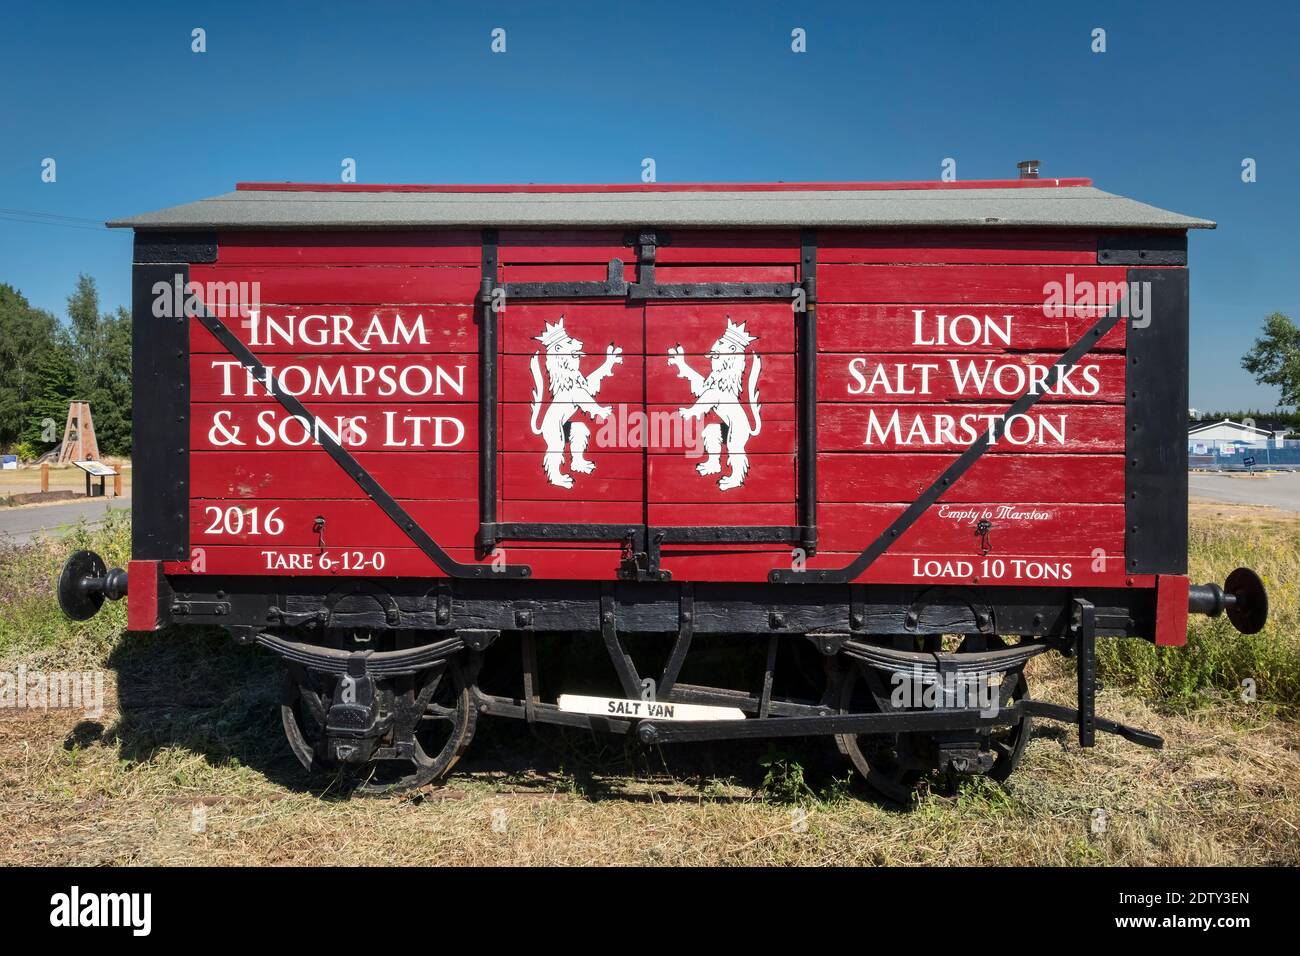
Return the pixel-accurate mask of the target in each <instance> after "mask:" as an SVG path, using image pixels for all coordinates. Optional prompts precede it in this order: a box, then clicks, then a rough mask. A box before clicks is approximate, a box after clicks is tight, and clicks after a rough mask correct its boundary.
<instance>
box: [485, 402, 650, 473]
mask: <svg viewBox="0 0 1300 956" xmlns="http://www.w3.org/2000/svg"><path fill="white" fill-rule="evenodd" d="M599 407H600V408H601V409H608V414H607V415H606V416H605V417H604V418H598V417H596V416H594V415H590V414H588V413H587V412H585V411H578V412H575V413H574V414H573V415H572V416H570V417H569V419H568V426H569V435H570V438H571V437H572V435H573V434H574V431H575V429H577V430H585V431H586V432H587V436H588V444H587V449H588V455H587V457H588V458H590V459H591V460H592V461H595V460H596V458H595V456H596V454H597V453H600V454H610V453H614V454H629V453H632V454H638V455H639V454H640V453H641V450H642V448H644V447H645V439H644V438H643V437H642V436H645V435H646V434H647V433H648V429H647V427H646V425H647V423H646V421H645V414H644V412H643V411H642V408H641V406H640V405H627V404H615V405H602V406H599ZM500 408H501V418H500V421H501V431H500V434H499V436H498V439H497V447H498V448H500V449H501V450H502V451H506V452H536V454H537V456H538V458H539V460H540V458H541V455H542V452H543V451H545V450H546V447H547V438H546V435H545V428H546V414H547V410H548V408H549V404H548V403H544V404H543V405H542V406H541V407H540V408H539V409H538V411H537V414H536V416H534V414H533V408H532V406H531V405H530V404H527V403H524V402H502V403H501V405H500ZM534 420H535V421H536V422H537V429H538V431H536V432H535V431H533V422H534ZM664 421H669V419H667V418H665V419H664ZM579 426H581V428H580V429H579ZM566 447H568V446H567V445H566Z"/></svg>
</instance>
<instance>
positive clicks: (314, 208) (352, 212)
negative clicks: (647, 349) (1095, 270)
mask: <svg viewBox="0 0 1300 956" xmlns="http://www.w3.org/2000/svg"><path fill="white" fill-rule="evenodd" d="M532 188H534V189H536V188H539V187H532ZM108 225H109V226H128V227H134V228H137V229H302V228H312V229H331V228H337V229H342V228H348V229H417V228H438V227H456V226H460V227H474V228H483V227H509V226H570V227H572V226H585V227H619V228H622V227H635V226H642V225H656V226H677V227H683V228H685V227H701V228H708V227H722V226H726V227H742V228H756V227H774V226H826V227H834V226H842V227H852V226H858V227H866V228H900V227H927V226H950V227H974V226H986V227H999V226H1024V227H1060V226H1076V227H1097V228H1104V229H1111V228H1114V229H1213V228H1214V225H1215V224H1214V223H1213V222H1211V221H1210V220H1208V219H1196V218H1193V217H1191V216H1183V215H1179V214H1178V213H1174V212H1169V211H1168V210H1165V209H1158V208H1156V207H1155V206H1148V205H1146V204H1145V203H1140V202H1137V201H1136V200H1133V199H1126V198H1124V197H1123V196H1115V195H1112V194H1111V193H1107V192H1103V191H1101V190H1100V189H1096V188H1094V187H1092V186H1075V185H1071V186H1038V185H1035V186H1033V187H1023V186H1008V187H1002V188H987V189H986V188H957V189H954V188H947V189H936V188H889V189H826V190H807V189H791V188H784V189H771V190H763V189H757V190H755V189H749V190H745V191H730V190H726V189H725V188H724V189H722V190H719V191H680V192H679V191H668V190H664V191H650V192H603V191H601V192H598V191H592V192H532V191H529V192H503V191H485V192H463V191H458V192H385V191H380V190H376V191H374V192H364V191H325V190H303V189H302V188H301V187H300V188H298V189H291V188H286V189H283V190H271V189H252V190H238V191H236V192H230V193H225V194H223V195H220V196H214V197H212V198H210V199H202V200H199V201H198V202H192V203H186V204H184V205H181V206H172V207H171V208H168V209H162V210H159V211H157V212H149V213H144V214H142V215H139V216H132V217H130V218H128V219H117V220H113V221H112V222H110V223H108Z"/></svg>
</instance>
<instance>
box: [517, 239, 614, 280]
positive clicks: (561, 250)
mask: <svg viewBox="0 0 1300 956" xmlns="http://www.w3.org/2000/svg"><path fill="white" fill-rule="evenodd" d="M624 234H625V233H624V231H623V230H599V229H581V230H578V229H501V230H499V231H498V233H497V258H498V260H499V261H500V262H501V264H502V265H503V266H510V265H520V264H526V263H533V264H546V263H551V264H560V263H595V264H604V263H607V262H609V260H610V259H622V260H623V261H624V262H635V261H636V250H635V249H634V248H633V247H631V246H627V245H624V244H623V237H624ZM601 278H604V276H601Z"/></svg>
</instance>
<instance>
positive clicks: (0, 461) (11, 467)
mask: <svg viewBox="0 0 1300 956" xmlns="http://www.w3.org/2000/svg"><path fill="white" fill-rule="evenodd" d="M0 468H3V469H4V470H5V471H15V470H17V468H18V456H17V455H3V456H0Z"/></svg>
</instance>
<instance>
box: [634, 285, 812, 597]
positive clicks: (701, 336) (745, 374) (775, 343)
mask: <svg viewBox="0 0 1300 956" xmlns="http://www.w3.org/2000/svg"><path fill="white" fill-rule="evenodd" d="M646 403H647V420H648V422H649V425H650V427H649V439H648V452H649V453H648V455H647V477H646V513H647V520H648V522H649V526H650V534H651V536H652V537H656V536H657V537H658V538H659V539H660V540H661V542H662V547H663V551H664V561H665V563H666V564H670V565H671V566H672V567H673V568H674V569H676V570H677V571H678V572H687V571H689V572H690V576H692V577H694V576H707V577H709V578H711V579H714V580H719V579H722V580H725V579H727V578H733V577H735V576H745V575H737V573H736V572H737V571H739V570H740V568H741V567H742V566H745V565H754V566H755V567H757V565H758V564H761V563H764V562H767V563H768V564H770V563H772V562H775V561H780V563H782V564H783V565H784V564H786V563H788V554H789V551H790V547H791V545H792V544H794V543H797V540H796V539H797V534H796V529H795V526H796V525H797V524H798V516H797V492H796V487H797V483H796V474H797V463H796V449H797V442H798V421H797V409H798V404H797V385H796V373H795V317H794V313H793V312H792V310H791V308H790V303H789V302H788V301H775V302H763V303H758V302H730V303H704V302H695V303H686V302H673V301H658V302H653V303H651V304H649V305H648V306H647V307H646ZM775 552H781V554H780V555H779V556H778V555H777V554H776V553H775ZM741 554H744V555H747V557H745V558H743V559H741V558H740V557H739V556H740V555H741ZM765 566H766V565H765Z"/></svg>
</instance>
